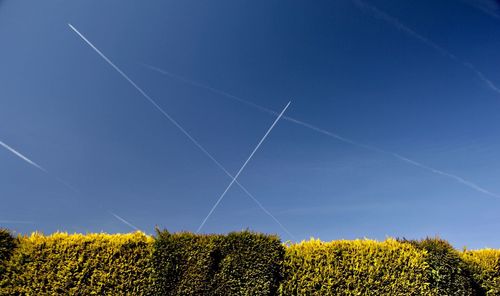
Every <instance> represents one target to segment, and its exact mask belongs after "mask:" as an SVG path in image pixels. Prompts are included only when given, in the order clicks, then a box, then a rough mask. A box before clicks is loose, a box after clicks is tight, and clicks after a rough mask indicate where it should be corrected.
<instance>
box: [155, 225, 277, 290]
mask: <svg viewBox="0 0 500 296" xmlns="http://www.w3.org/2000/svg"><path fill="white" fill-rule="evenodd" d="M284 251H285V250H284V247H283V245H282V244H281V242H280V240H279V238H278V237H276V236H268V235H263V234H256V233H252V232H248V231H245V232H239V233H230V234H228V235H227V236H223V235H194V234H191V233H176V234H170V233H169V232H167V231H161V232H159V233H158V237H157V240H156V242H155V248H154V256H153V266H154V267H155V293H156V294H157V295H221V296H222V295H275V294H276V291H277V289H278V286H279V281H280V277H281V276H280V268H281V264H282V260H283V256H284Z"/></svg>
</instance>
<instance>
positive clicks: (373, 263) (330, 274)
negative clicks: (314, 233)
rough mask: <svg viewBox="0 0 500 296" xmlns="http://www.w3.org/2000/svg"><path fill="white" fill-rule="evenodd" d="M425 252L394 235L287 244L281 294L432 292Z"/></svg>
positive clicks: (324, 294)
mask: <svg viewBox="0 0 500 296" xmlns="http://www.w3.org/2000/svg"><path fill="white" fill-rule="evenodd" d="M426 255H427V252H426V251H425V250H420V249H417V248H415V247H414V246H412V245H410V244H405V243H400V242H398V241H396V240H394V239H388V240H386V241H385V242H376V241H373V240H355V241H346V240H341V241H332V242H328V243H325V242H321V241H319V240H314V239H312V240H310V241H306V242H302V243H300V244H293V245H290V246H289V247H288V248H287V250H286V255H285V261H284V273H285V279H284V281H283V282H282V285H281V287H280V291H279V292H280V295H283V296H290V295H322V296H327V295H436V294H435V293H434V292H433V291H432V289H431V288H430V287H429V283H428V273H427V271H428V268H429V266H428V264H427V263H426V262H425V258H426Z"/></svg>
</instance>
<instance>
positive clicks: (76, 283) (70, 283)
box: [0, 232, 154, 295]
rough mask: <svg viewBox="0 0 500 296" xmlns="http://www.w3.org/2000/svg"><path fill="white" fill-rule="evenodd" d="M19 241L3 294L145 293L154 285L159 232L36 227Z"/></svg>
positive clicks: (10, 261)
mask: <svg viewBox="0 0 500 296" xmlns="http://www.w3.org/2000/svg"><path fill="white" fill-rule="evenodd" d="M18 241H19V247H18V248H17V249H16V250H15V251H14V253H13V255H12V258H11V259H10V260H9V262H7V271H6V273H7V276H6V278H5V280H3V281H2V283H1V285H0V295H12V294H28V295H75V294H78V295H103V294H115V295H116V294H120V295H127V294H128V295H131V294H133V295H143V294H147V289H148V288H149V286H151V285H152V266H151V254H152V246H153V242H154V238H153V237H151V236H148V235H145V234H144V233H141V232H136V233H129V234H113V235H111V234H105V233H96V234H86V235H83V234H67V233H54V234H52V235H49V236H44V235H43V234H41V233H33V234H31V235H29V236H19V237H18ZM132 292H134V293H132Z"/></svg>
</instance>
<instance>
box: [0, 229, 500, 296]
mask: <svg viewBox="0 0 500 296" xmlns="http://www.w3.org/2000/svg"><path fill="white" fill-rule="evenodd" d="M0 295H151V296H153V295H172V296H178V295H183V296H184V295H186V296H189V295H200V296H205V295H206V296H222V295H258V296H260V295H280V296H292V295H305V296H309V295H311V296H314V295H322V296H323V295H325V296H328V295H479V296H500V250H491V249H485V250H477V251H468V250H464V251H463V252H459V251H457V250H455V249H454V248H453V247H452V246H451V245H450V244H449V243H448V242H446V241H445V240H442V239H439V238H427V239H424V240H420V241H416V240H394V239H388V240H386V241H384V242H376V241H372V240H354V241H346V240H340V241H332V242H321V241H319V240H314V239H313V240H310V241H306V242H302V243H298V244H289V245H283V244H282V243H281V242H280V239H279V238H278V237H277V236H272V235H264V234H258V233H253V232H249V231H244V232H235V233H230V234H228V235H197V234H192V233H173V234H172V233H169V232H168V231H158V234H157V236H156V237H152V236H148V235H145V234H143V233H141V232H136V233H131V234H116V235H109V234H87V235H81V234H73V235H69V234H65V233H56V234H53V235H50V236H44V235H41V234H39V233H34V234H32V235H31V236H18V237H17V238H14V237H13V236H12V235H11V234H10V232H9V231H8V230H3V229H0Z"/></svg>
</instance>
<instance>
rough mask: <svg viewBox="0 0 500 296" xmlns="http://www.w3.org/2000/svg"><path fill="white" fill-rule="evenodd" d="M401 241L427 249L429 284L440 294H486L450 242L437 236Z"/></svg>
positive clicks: (468, 295)
mask: <svg viewBox="0 0 500 296" xmlns="http://www.w3.org/2000/svg"><path fill="white" fill-rule="evenodd" d="M400 241H401V242H403V243H409V244H411V245H413V246H415V247H417V248H419V249H421V250H425V251H427V258H426V262H427V263H428V264H429V267H430V269H429V270H428V271H429V284H430V287H431V288H432V289H435V291H436V292H437V293H438V295H463V296H466V295H467V296H470V295H485V293H484V291H483V290H482V289H481V287H480V286H479V285H478V284H476V282H475V281H474V280H473V277H472V272H471V270H470V268H469V267H468V265H467V264H466V262H464V261H463V260H462V258H461V256H460V253H459V252H458V251H457V250H455V249H454V248H453V246H452V245H451V244H450V243H449V242H447V241H445V240H443V239H440V238H437V237H436V238H426V239H423V240H406V239H400Z"/></svg>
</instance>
